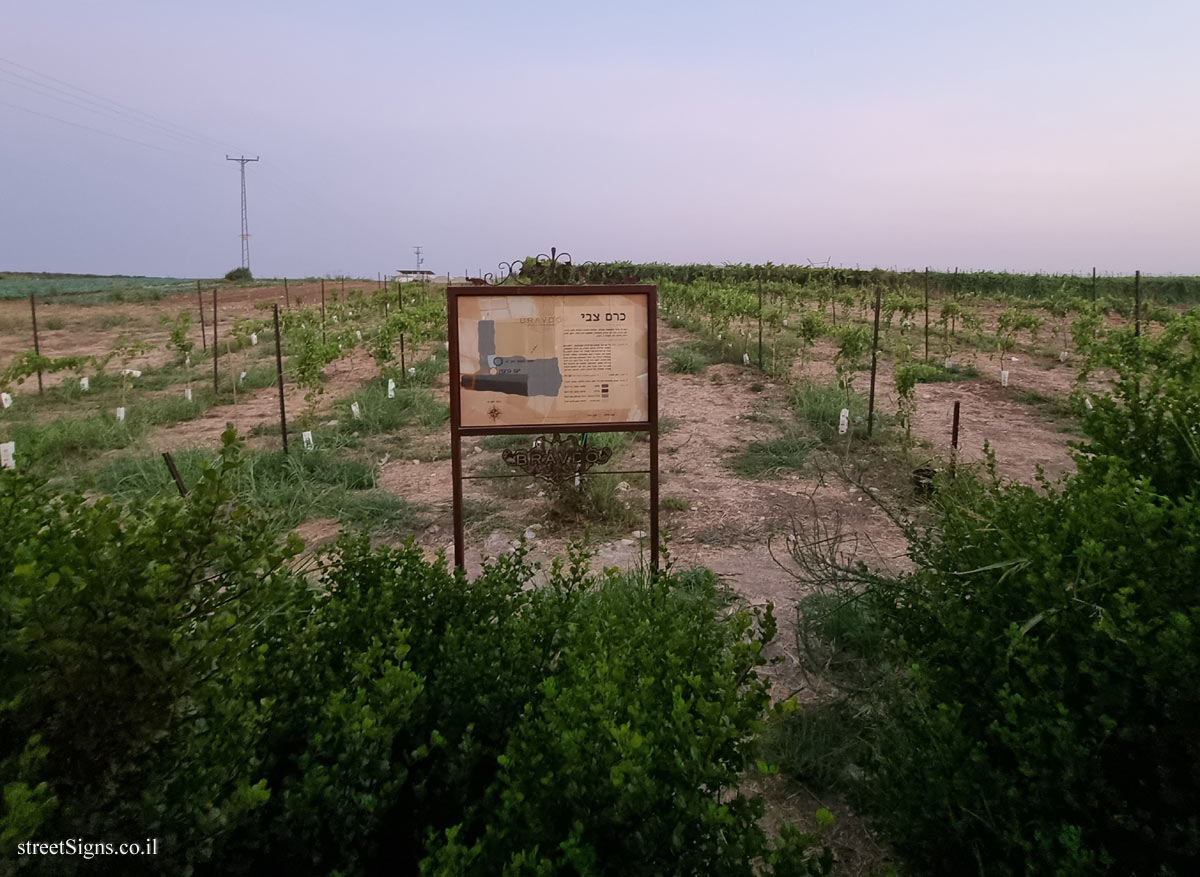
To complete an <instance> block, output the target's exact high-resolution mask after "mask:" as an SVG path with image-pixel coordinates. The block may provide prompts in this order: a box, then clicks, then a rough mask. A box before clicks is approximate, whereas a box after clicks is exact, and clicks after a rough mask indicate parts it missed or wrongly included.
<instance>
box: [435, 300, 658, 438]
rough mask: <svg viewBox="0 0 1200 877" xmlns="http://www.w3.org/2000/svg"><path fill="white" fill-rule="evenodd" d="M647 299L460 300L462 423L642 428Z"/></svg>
mask: <svg viewBox="0 0 1200 877" xmlns="http://www.w3.org/2000/svg"><path fill="white" fill-rule="evenodd" d="M646 302H647V297H646V295H645V294H613V295H528V294H524V295H522V294H512V295H508V294H489V295H479V296H473V295H462V296H459V298H458V357H459V363H458V371H459V380H458V383H459V386H458V392H459V403H460V418H461V425H462V426H542V425H554V424H559V423H644V422H645V421H646V420H647V419H648V418H649V409H650V405H649V393H648V380H649V370H648V363H649V358H648V349H649V348H648V345H647V333H648V329H647V327H648V325H649V324H648V318H649V315H648V313H647V305H646Z"/></svg>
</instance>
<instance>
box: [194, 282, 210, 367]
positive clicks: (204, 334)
mask: <svg viewBox="0 0 1200 877" xmlns="http://www.w3.org/2000/svg"><path fill="white" fill-rule="evenodd" d="M196 308H197V309H198V310H199V311H200V349H201V350H208V327H207V326H206V325H205V324H204V293H202V292H201V291H200V281H199V280H197V281H196Z"/></svg>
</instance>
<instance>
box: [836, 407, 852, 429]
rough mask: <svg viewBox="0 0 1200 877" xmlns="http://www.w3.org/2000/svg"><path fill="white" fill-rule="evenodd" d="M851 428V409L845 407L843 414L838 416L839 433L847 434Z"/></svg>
mask: <svg viewBox="0 0 1200 877" xmlns="http://www.w3.org/2000/svg"><path fill="white" fill-rule="evenodd" d="M848 429H850V409H849V408H843V409H842V416H841V417H839V418H838V435H845V434H846V431H847V430H848Z"/></svg>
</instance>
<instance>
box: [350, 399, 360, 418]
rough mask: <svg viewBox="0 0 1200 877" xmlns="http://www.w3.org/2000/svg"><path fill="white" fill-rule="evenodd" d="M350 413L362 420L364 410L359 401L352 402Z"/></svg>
mask: <svg viewBox="0 0 1200 877" xmlns="http://www.w3.org/2000/svg"><path fill="white" fill-rule="evenodd" d="M350 413H351V414H353V415H354V419H355V420H362V411H361V410H360V409H359V407H358V403H357V402H351V403H350Z"/></svg>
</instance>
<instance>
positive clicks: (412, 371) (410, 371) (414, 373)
mask: <svg viewBox="0 0 1200 877" xmlns="http://www.w3.org/2000/svg"><path fill="white" fill-rule="evenodd" d="M408 376H409V377H410V378H415V377H416V376H417V367H416V366H414V365H410V366H409V367H408Z"/></svg>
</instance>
